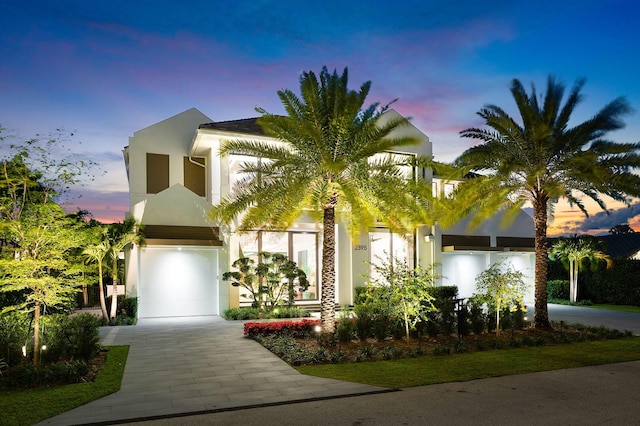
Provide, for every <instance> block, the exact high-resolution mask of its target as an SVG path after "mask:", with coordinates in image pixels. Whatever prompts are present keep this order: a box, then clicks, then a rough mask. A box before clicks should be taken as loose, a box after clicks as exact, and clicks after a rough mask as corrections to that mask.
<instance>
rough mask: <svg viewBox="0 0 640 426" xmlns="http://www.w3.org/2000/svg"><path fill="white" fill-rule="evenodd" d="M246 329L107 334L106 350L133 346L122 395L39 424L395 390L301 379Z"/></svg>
mask: <svg viewBox="0 0 640 426" xmlns="http://www.w3.org/2000/svg"><path fill="white" fill-rule="evenodd" d="M242 329H243V323H242V322H239V321H225V320H224V319H222V318H220V317H218V316H206V317H179V318H153V319H140V320H139V321H138V324H137V325H136V326H122V327H102V328H101V331H100V332H101V342H102V344H103V345H105V346H113V345H129V356H128V358H127V364H126V367H125V371H124V377H123V380H122V387H121V389H120V390H119V391H118V392H116V393H114V394H111V395H108V396H106V397H104V398H102V399H99V400H97V401H93V402H91V403H88V404H86V405H83V406H81V407H78V408H76V409H73V410H71V411H68V412H66V413H63V414H61V415H59V416H56V417H52V418H50V419H48V420H45V421H43V422H41V423H40V424H43V425H70V424H88V423H113V422H121V421H123V420H136V419H143V418H154V417H162V416H172V415H176V414H185V413H202V412H211V411H220V410H225V409H231V408H238V407H250V406H258V405H265V404H276V403H284V402H289V401H304V400H313V399H320V398H331V397H338V396H347V395H359V394H366V393H377V392H385V391H387V390H388V389H385V388H381V387H376V386H369V385H363V384H358V383H350V382H343V381H338V380H332V379H324V378H319V377H311V376H305V375H303V374H300V373H298V372H297V371H296V370H294V369H293V368H291V367H290V366H289V365H288V364H287V363H285V362H284V361H282V360H281V359H280V358H278V357H276V356H275V355H273V354H272V353H271V352H269V351H268V350H266V349H264V348H263V347H262V346H261V345H260V344H258V343H256V342H255V341H253V340H251V339H247V338H245V337H243V335H242Z"/></svg>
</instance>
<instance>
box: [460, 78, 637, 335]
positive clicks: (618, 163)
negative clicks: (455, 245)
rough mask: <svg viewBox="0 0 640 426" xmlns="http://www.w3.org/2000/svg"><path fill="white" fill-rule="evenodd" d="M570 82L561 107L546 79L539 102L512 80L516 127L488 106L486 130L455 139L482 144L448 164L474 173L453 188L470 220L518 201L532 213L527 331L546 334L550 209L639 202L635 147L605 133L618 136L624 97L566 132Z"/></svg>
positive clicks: (572, 102)
mask: <svg viewBox="0 0 640 426" xmlns="http://www.w3.org/2000/svg"><path fill="white" fill-rule="evenodd" d="M583 85H584V80H578V81H577V82H576V84H575V85H574V86H573V88H572V89H571V91H570V93H569V96H568V98H567V99H566V101H565V102H564V105H563V104H562V100H563V96H564V92H565V86H564V85H563V84H561V83H560V82H558V81H556V80H555V78H553V77H551V76H550V77H549V78H548V80H547V89H546V93H545V94H544V96H540V101H541V102H542V103H539V100H538V99H539V98H538V94H537V93H536V89H535V86H533V85H532V89H531V94H527V93H526V90H525V88H524V87H523V86H522V84H521V83H520V81H518V80H513V81H512V83H511V94H512V95H513V98H514V100H515V103H516V106H517V108H518V112H519V113H520V118H521V122H518V121H516V120H515V119H514V118H512V117H510V116H509V115H508V114H507V113H506V112H505V111H504V110H503V109H502V108H500V107H498V106H496V105H486V106H485V107H484V108H482V109H481V110H480V111H479V112H478V115H479V116H480V117H482V118H483V119H484V121H485V124H486V125H487V126H488V128H483V129H481V128H470V129H466V130H463V131H462V132H461V136H462V137H465V138H473V139H478V140H480V141H482V142H483V144H481V145H478V146H474V147H472V148H470V149H468V150H466V151H465V152H464V153H463V154H462V155H461V156H460V157H458V159H456V161H455V162H454V163H455V164H456V165H458V166H461V167H463V169H464V170H466V171H476V172H479V173H481V175H480V176H477V177H476V178H473V179H468V180H467V181H465V182H464V183H463V184H461V185H460V186H459V188H458V197H457V198H456V199H458V200H461V201H462V202H464V203H466V207H468V208H469V211H471V210H472V209H474V210H475V211H476V213H477V216H476V217H477V220H481V219H482V218H486V217H488V216H489V215H491V214H493V213H494V212H495V211H497V210H499V209H507V211H509V210H510V211H511V212H514V211H516V210H519V208H520V207H522V206H523V204H524V203H525V202H529V203H530V204H531V205H532V206H533V216H534V217H533V220H534V226H535V310H534V316H535V320H534V321H535V326H536V327H539V328H549V327H550V323H549V317H548V311H547V266H548V264H547V262H548V259H547V224H548V220H549V214H550V213H551V212H552V211H553V205H554V203H555V202H556V201H557V200H558V199H559V198H566V199H567V200H568V201H569V202H570V203H572V204H574V205H576V206H578V207H579V208H580V209H581V210H582V211H583V212H584V213H585V215H586V214H587V211H586V209H585V207H584V204H583V202H582V200H581V198H579V197H580V196H582V195H583V196H586V197H588V198H591V199H592V200H594V201H595V202H596V203H597V204H598V205H599V206H600V207H601V208H602V209H603V210H606V204H605V202H604V200H603V199H602V195H607V196H609V197H611V198H613V199H614V200H617V201H621V202H625V203H627V204H629V202H630V199H629V197H630V196H634V197H637V196H640V177H639V176H638V175H637V174H634V172H633V170H634V168H637V167H640V143H614V142H611V141H609V140H606V139H604V136H605V134H606V133H607V132H609V131H613V130H617V129H621V128H623V127H624V122H623V121H622V120H621V117H623V116H624V115H626V114H627V113H629V112H630V107H629V105H628V103H627V101H626V100H625V99H624V98H617V99H615V100H614V101H612V102H610V103H608V104H607V105H605V106H604V107H603V108H602V109H601V110H600V111H598V112H597V113H596V114H595V115H594V116H593V117H592V118H590V119H588V120H586V121H584V122H582V123H579V124H577V125H575V126H573V127H570V125H569V122H570V118H571V115H572V113H573V112H574V109H575V107H576V106H577V105H578V104H579V103H580V101H581V100H582V95H581V94H580V90H581V89H582V86H583Z"/></svg>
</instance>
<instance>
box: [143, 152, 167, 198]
mask: <svg viewBox="0 0 640 426" xmlns="http://www.w3.org/2000/svg"><path fill="white" fill-rule="evenodd" d="M167 188H169V156H168V155H165V154H151V153H147V194H157V193H158V192H161V191H164V190H165V189H167Z"/></svg>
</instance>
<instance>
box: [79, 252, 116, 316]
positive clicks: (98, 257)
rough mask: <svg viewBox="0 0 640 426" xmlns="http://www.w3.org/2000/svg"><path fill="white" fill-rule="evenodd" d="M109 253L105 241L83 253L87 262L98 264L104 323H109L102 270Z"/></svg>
mask: <svg viewBox="0 0 640 426" xmlns="http://www.w3.org/2000/svg"><path fill="white" fill-rule="evenodd" d="M108 253H109V246H108V244H107V243H106V242H105V241H102V242H101V243H100V244H92V245H90V246H87V247H85V249H84V250H83V251H82V254H83V255H84V257H85V259H86V260H87V262H92V263H93V262H95V263H97V264H98V288H99V293H100V310H101V311H102V321H105V322H106V321H107V319H108V317H107V304H106V301H105V298H104V284H103V279H102V269H103V265H104V258H105V257H106V256H107V254H108Z"/></svg>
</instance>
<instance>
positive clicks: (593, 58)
mask: <svg viewBox="0 0 640 426" xmlns="http://www.w3.org/2000/svg"><path fill="white" fill-rule="evenodd" d="M445 3H446V4H445ZM1 9H2V13H0V55H1V56H0V57H2V62H1V63H0V124H1V125H2V126H3V127H5V128H7V129H8V130H7V132H8V133H12V134H17V135H19V136H21V137H23V138H30V137H32V136H33V135H34V134H36V133H47V132H50V131H52V130H55V129H57V128H64V129H66V130H69V131H74V132H75V134H76V135H75V136H74V138H73V140H77V141H82V145H81V146H79V147H77V149H78V152H79V153H81V154H82V155H86V156H88V157H91V158H93V159H94V160H95V161H98V162H99V163H100V164H102V166H103V168H104V169H105V170H106V172H107V173H106V175H104V176H102V177H101V178H100V179H99V182H98V183H97V184H92V185H90V186H87V187H85V188H83V189H82V190H81V192H82V195H83V197H82V199H80V200H78V201H77V204H78V205H79V206H80V207H81V208H83V209H88V210H90V211H91V212H93V213H94V215H95V216H96V217H97V218H100V219H109V220H121V219H122V218H123V217H124V212H125V211H126V210H127V204H128V198H127V182H126V173H125V169H124V164H123V161H122V159H121V150H122V148H123V147H124V146H126V145H127V144H128V138H129V137H130V136H132V134H133V132H135V131H136V130H139V129H142V128H144V127H147V126H149V125H151V124H153V123H155V122H158V121H160V120H163V119H165V118H168V117H170V116H172V115H174V114H177V113H179V112H181V111H184V110H186V109H188V108H191V107H196V108H198V109H200V110H201V111H202V112H203V113H205V114H206V115H208V116H209V117H211V118H212V119H213V120H216V121H221V120H230V119H237V118H246V117H252V116H255V115H256V112H255V110H254V108H255V107H256V106H260V107H263V108H265V109H267V110H268V111H270V112H275V113H278V112H281V111H282V110H281V108H280V105H279V101H278V98H277V95H276V92H277V91H278V90H279V89H282V88H289V89H292V90H294V91H297V88H298V78H299V75H300V72H301V71H304V70H314V71H319V70H320V68H321V67H322V66H323V65H326V66H328V67H329V68H330V69H333V68H337V69H338V70H342V69H343V68H344V67H348V68H349V74H350V82H351V86H352V87H353V88H356V87H358V86H359V85H360V84H361V83H363V82H364V81H367V80H371V81H372V91H371V94H370V98H369V99H370V101H371V102H374V101H380V102H382V103H386V102H389V101H391V100H393V99H396V98H398V101H397V102H396V103H395V104H394V108H395V109H396V110H397V111H398V112H400V113H401V114H404V115H408V116H411V117H413V124H414V125H415V126H417V127H418V128H419V129H421V130H422V131H423V132H425V133H426V134H428V135H429V137H430V138H431V140H432V142H433V146H434V154H435V156H436V159H437V160H440V161H450V160H453V159H454V158H455V157H456V156H457V155H458V154H460V153H461V152H462V151H463V150H464V149H466V148H468V147H469V146H471V145H472V144H473V142H472V141H469V140H461V139H460V138H459V136H458V133H459V132H460V130H463V129H465V128H468V127H472V126H477V125H480V124H481V122H480V121H479V118H478V117H477V116H476V114H475V113H476V112H477V111H478V110H479V109H480V108H481V107H482V106H483V105H484V104H485V103H493V104H497V105H500V106H501V107H503V108H504V109H506V110H507V111H510V112H513V113H514V115H515V111H514V110H513V102H512V101H511V99H510V94H509V92H508V87H509V83H510V81H511V79H513V78H518V79H520V80H521V81H522V82H523V83H525V84H526V85H529V84H530V83H531V82H534V83H535V84H536V85H537V87H538V88H539V89H544V84H545V79H546V77H547V75H549V74H554V75H556V76H557V77H558V78H560V79H561V80H562V81H564V82H565V83H566V84H567V85H568V86H571V85H572V84H573V83H574V82H575V80H576V79H578V78H581V77H585V78H586V79H587V84H586V85H585V87H584V89H583V93H584V94H585V95H586V99H585V101H584V102H583V104H581V105H580V106H579V108H578V109H577V111H576V114H575V116H574V118H575V119H576V123H577V122H578V120H584V119H586V118H588V117H590V116H591V115H593V114H594V113H595V112H596V111H597V110H598V109H600V108H601V107H602V106H604V105H605V104H606V103H607V102H609V101H611V100H613V99H614V98H616V97H618V96H626V97H627V99H628V100H629V102H630V103H631V105H632V106H633V107H634V108H635V109H636V110H640V84H638V78H639V77H638V76H640V55H638V53H639V52H638V51H639V49H638V46H640V26H638V25H637V22H638V18H639V17H640V5H637V4H636V2H635V1H633V0H618V1H616V0H613V1H611V0H609V1H605V0H601V1H596V0H582V1H580V2H577V1H563V0H555V1H552V0H541V1H536V2H524V1H522V2H520V1H513V0H510V1H502V0H487V1H484V2H476V1H466V0H465V1H450V2H440V1H438V2H436V1H428V0H427V1H424V0H423V1H412V0H408V1H402V0H400V1H396V2H388V1H384V2H382V1H369V2H366V3H363V2H359V1H350V0H342V1H334V0H329V1H324V2H311V1H296V2H294V1H283V0H280V1H271V0H256V1H239V2H231V1H216V0H210V1H199V0H194V1H184V2H177V1H163V0H155V1H147V0H133V1H131V0H129V1H126V2H125V1H120V0H112V1H75V0H73V1H72V0H58V1H56V2H45V1H29V2H23V1H7V0H4V1H2V8H1ZM639 113H640V112H636V113H634V114H632V115H630V116H629V117H627V120H626V121H627V128H626V129H625V130H623V131H619V132H616V133H612V134H611V135H610V138H611V139H613V140H615V141H620V142H629V141H639V140H640V121H639V115H638V114H639ZM611 206H612V207H613V208H615V209H617V208H618V207H620V206H618V205H615V204H612V205H611ZM639 210H640V209H639V208H638V206H636V207H635V208H634V209H622V210H619V211H618V210H616V211H615V212H614V213H615V214H613V215H611V216H606V215H605V216H604V217H601V216H598V215H594V216H592V217H591V218H590V219H588V220H587V221H584V220H583V218H582V217H580V216H577V215H576V214H575V211H573V210H571V209H569V207H568V206H565V205H563V204H560V205H558V207H557V208H556V220H555V221H554V223H553V225H552V229H551V231H552V232H551V233H562V232H564V233H569V232H587V231H588V232H592V233H593V232H597V231H599V230H600V231H601V230H606V229H608V227H610V226H613V225H615V224H617V223H621V222H626V221H631V223H632V226H634V227H635V228H636V229H637V230H640V216H639V215H638V213H639ZM596 211H597V210H594V211H593V212H594V213H596ZM636 224H637V225H636Z"/></svg>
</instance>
